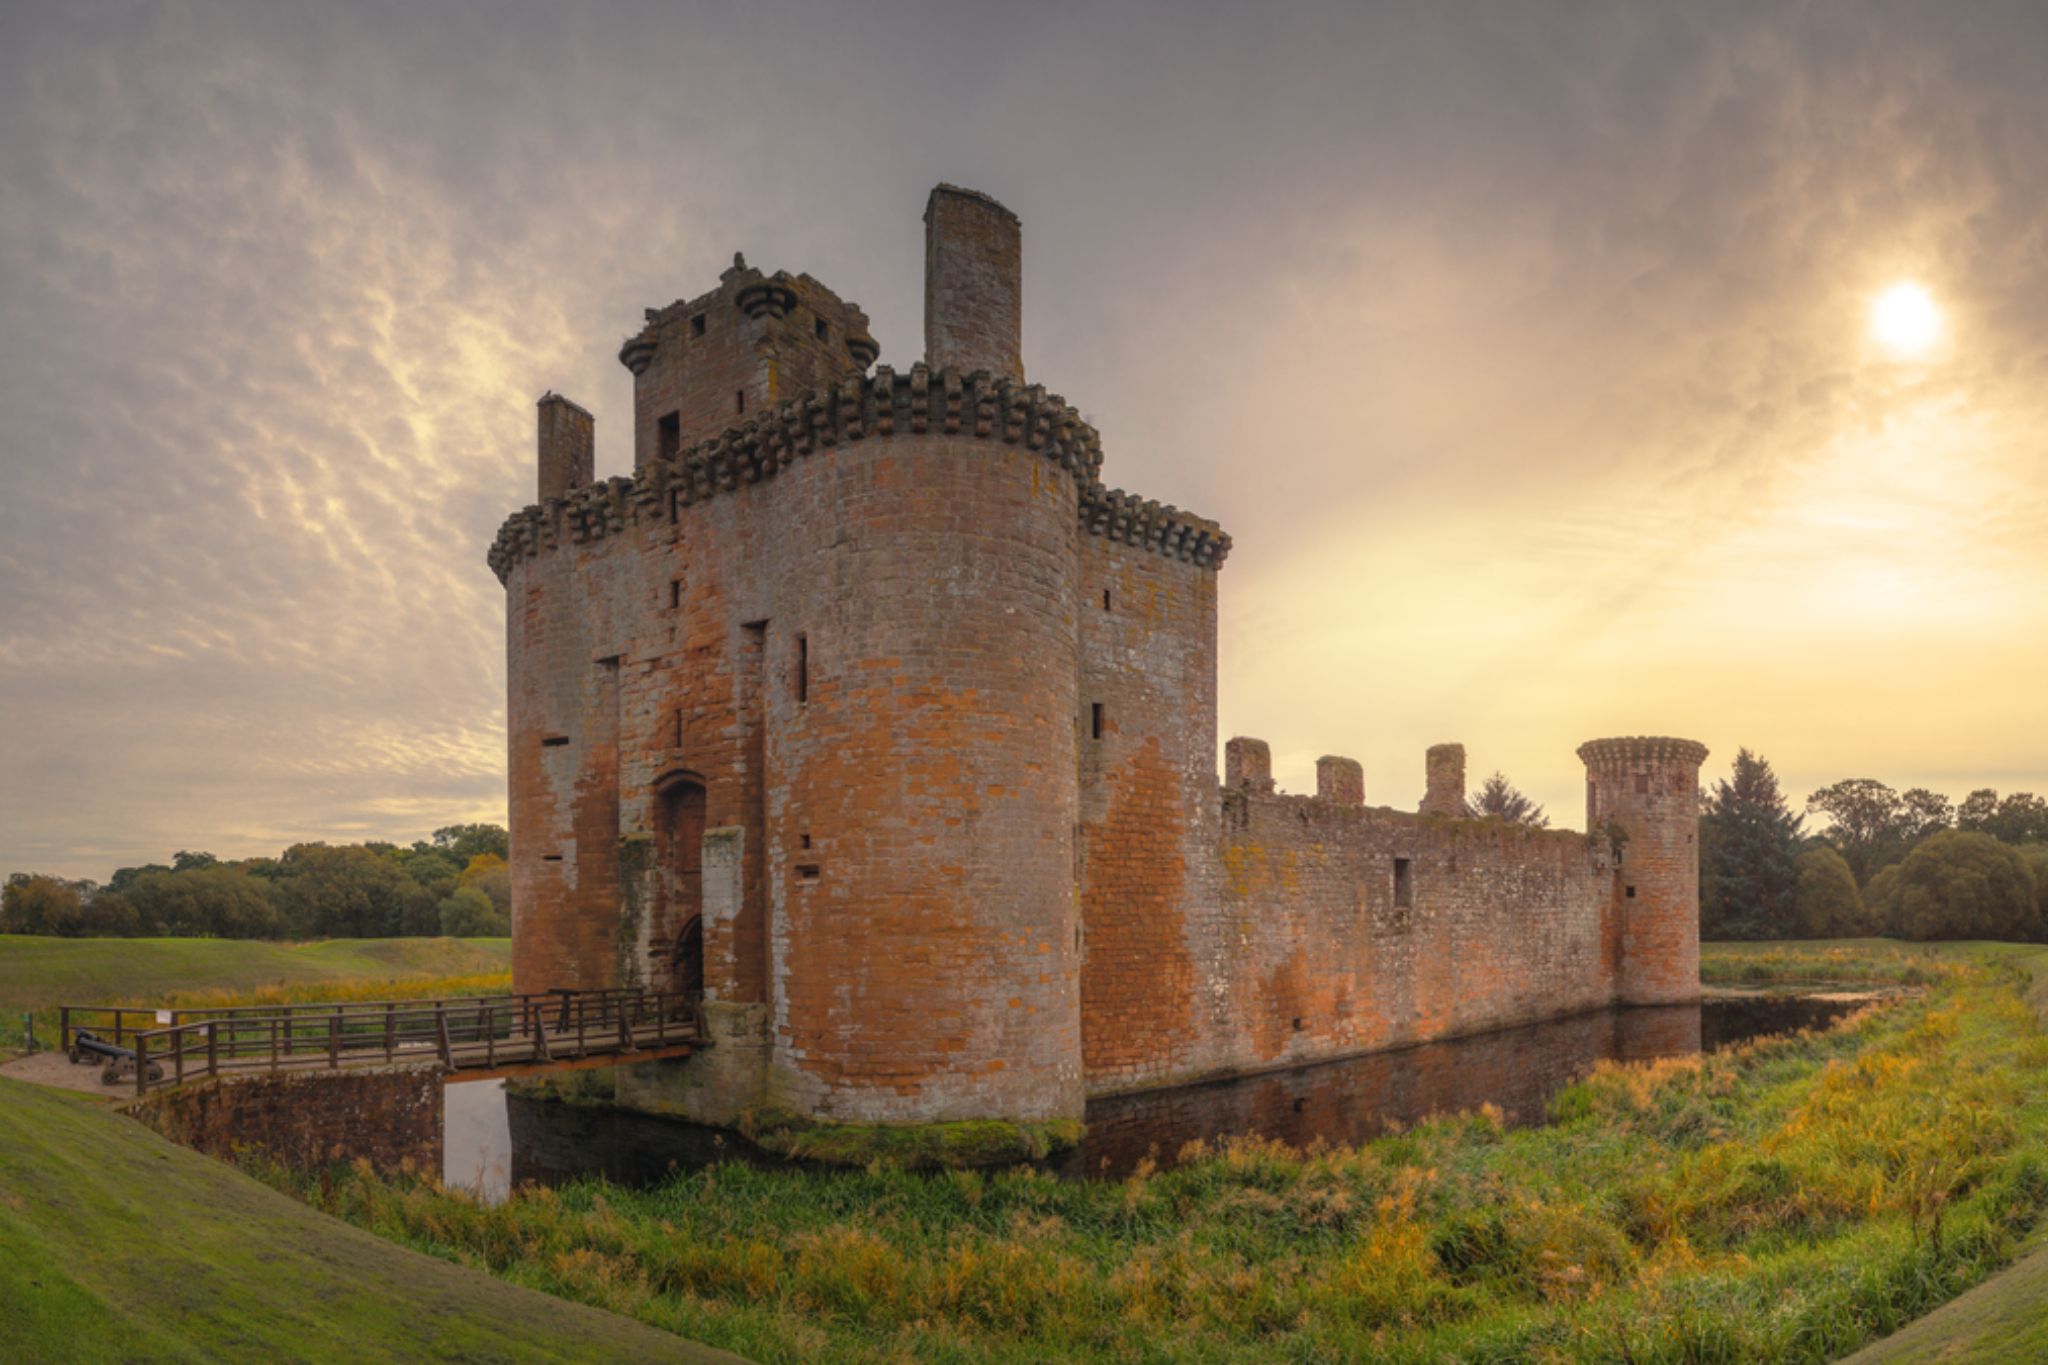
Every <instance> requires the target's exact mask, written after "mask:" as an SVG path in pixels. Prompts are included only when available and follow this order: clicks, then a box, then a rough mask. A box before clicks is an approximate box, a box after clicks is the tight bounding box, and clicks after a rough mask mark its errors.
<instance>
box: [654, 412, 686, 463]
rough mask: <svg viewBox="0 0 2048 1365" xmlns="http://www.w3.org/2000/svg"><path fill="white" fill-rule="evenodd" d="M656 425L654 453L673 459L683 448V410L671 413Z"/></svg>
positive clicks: (665, 458)
mask: <svg viewBox="0 0 2048 1365" xmlns="http://www.w3.org/2000/svg"><path fill="white" fill-rule="evenodd" d="M654 426H655V433H654V453H655V454H656V455H657V456H659V457H660V458H662V459H664V460H673V459H674V458H675V457H676V452H677V451H679V450H681V449H682V448H683V414H682V412H681V411H680V410H678V411H676V412H672V413H669V414H668V415H667V416H666V417H663V418H662V419H661V420H660V421H659V422H657V423H655V424H654Z"/></svg>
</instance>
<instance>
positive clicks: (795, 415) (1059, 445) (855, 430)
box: [487, 365, 1102, 583]
mask: <svg viewBox="0 0 2048 1365" xmlns="http://www.w3.org/2000/svg"><path fill="white" fill-rule="evenodd" d="M898 432H905V433H911V434H918V435H922V434H924V433H926V432H943V433H945V434H947V435H954V434H960V435H972V436H975V437H979V438H983V439H986V440H991V441H1000V442H1002V443H1004V444H1006V445H1018V446H1023V447H1025V448H1026V449H1028V450H1035V451H1038V452H1040V453H1041V454H1043V455H1044V456H1045V457H1046V458H1047V459H1048V460H1050V461H1051V462H1052V463H1054V464H1057V465H1058V466H1059V467H1060V468H1061V469H1064V470H1066V471H1067V472H1068V473H1070V474H1072V475H1073V476H1074V477H1075V478H1076V479H1077V480H1078V481H1079V482H1080V483H1081V485H1082V486H1083V487H1084V488H1085V487H1088V486H1091V485H1093V484H1095V483H1096V474H1097V472H1098V471H1099V470H1100V469H1101V468H1102V438H1101V437H1100V436H1098V435H1097V434H1096V431H1095V428H1094V427H1092V426H1090V425H1088V423H1086V422H1084V421H1083V420H1081V416H1080V414H1079V413H1077V412H1076V411H1075V410H1074V409H1073V407H1072V406H1071V405H1069V404H1068V402H1067V401H1066V399H1064V398H1061V397H1060V396H1059V395H1058V394H1050V393H1047V392H1046V391H1045V389H1044V388H1043V387H1042V386H1040V385H1036V384H1019V383H1015V382H1013V381H1011V380H1007V379H997V378H994V377H993V376H991V375H989V374H988V373H986V372H985V371H979V370H977V371H975V372H974V373H972V374H962V373H960V372H959V371H958V370H938V371H933V370H931V369H928V368H927V367H925V366H923V365H918V366H916V367H914V368H912V369H911V370H909V371H908V372H899V371H894V370H891V369H890V368H889V367H888V366H886V365H885V366H881V367H879V368H878V369H876V371H875V373H874V374H873V375H872V376H866V377H864V376H859V375H853V376H849V377H847V378H846V379H844V380H842V381H841V382H839V383H837V384H833V385H829V386H827V387H825V388H820V389H813V390H811V391H810V392H807V393H805V394H803V395H802V396H800V397H798V398H795V399H793V400H791V401H790V402H787V403H784V404H781V405H780V406H778V407H776V408H774V409H772V410H770V411H768V412H766V413H763V414H762V415H761V416H759V417H757V418H754V419H753V420H752V421H749V422H746V423H743V424H741V425H739V426H735V427H732V428H729V429H728V430H726V431H725V432H724V433H723V434H721V435H718V436H715V437H713V438H711V439H710V440H708V441H703V442H700V443H698V444H697V445H694V446H691V447H690V448H689V449H687V450H683V451H680V452H678V453H677V454H676V455H675V456H674V457H672V458H669V459H663V460H657V461H653V462H651V463H649V464H646V465H643V466H641V468H640V470H639V472H638V474H637V475H635V476H634V477H631V478H626V477H614V478H611V479H607V480H605V481H604V482H602V483H595V484H590V485H588V486H586V487H583V488H576V489H571V490H570V492H569V494H568V496H567V497H564V498H550V499H548V500H547V501H546V502H543V503H540V504H538V505H536V506H532V507H527V508H524V509H522V510H520V511H518V512H515V513H513V514H512V515H511V517H509V518H507V519H506V521H505V524H504V525H503V526H502V527H500V528H499V531H498V536H497V539H496V540H495V541H493V542H492V544H491V549H490V553H489V555H488V556H487V559H488V562H489V563H490V566H491V570H492V572H494V573H496V574H497V576H498V581H499V582H501V583H502V582H504V581H505V579H506V577H507V576H508V575H509V574H510V572H511V568H512V565H513V563H514V562H515V561H516V560H518V559H520V558H522V557H531V556H533V555H537V554H541V553H543V552H544V551H547V550H551V549H553V548H554V547H555V546H557V545H559V544H561V543H563V542H564V541H568V542H571V543H581V542H583V541H589V540H596V539H600V538H602V537H604V536H607V535H617V534H621V533H623V532H624V531H625V529H626V527H628V526H629V525H633V524H636V523H639V522H642V521H666V520H670V519H672V518H673V517H674V514H675V509H676V508H677V507H679V506H680V507H686V506H689V505H690V504H692V503H695V502H701V501H704V500H705V499H707V498H712V497H716V496H718V495H719V494H721V493H729V492H731V491H733V490H734V489H736V488H739V487H741V486H742V485H744V484H755V483H762V482H765V481H766V480H768V479H771V478H773V477H774V476H775V475H776V474H777V473H778V472H779V471H780V470H781V469H783V468H784V467H785V466H787V465H789V464H790V463H791V462H793V461H795V460H799V459H802V458H803V457H805V456H807V455H811V454H814V453H816V452H817V451H819V450H825V449H830V448H831V447H833V446H837V445H840V444H842V443H846V442H852V441H862V440H869V439H873V438H876V437H887V436H893V435H895V434H897V433H898Z"/></svg>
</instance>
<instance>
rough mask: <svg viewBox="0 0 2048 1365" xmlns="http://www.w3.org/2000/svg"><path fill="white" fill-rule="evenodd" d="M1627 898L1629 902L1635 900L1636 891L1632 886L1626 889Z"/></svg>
mask: <svg viewBox="0 0 2048 1365" xmlns="http://www.w3.org/2000/svg"><path fill="white" fill-rule="evenodd" d="M1628 898H1629V899H1630V900H1634V899H1635V898H1636V889H1635V888H1634V887H1633V886H1631V887H1629V888H1628Z"/></svg>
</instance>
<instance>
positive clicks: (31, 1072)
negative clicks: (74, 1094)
mask: <svg viewBox="0 0 2048 1365" xmlns="http://www.w3.org/2000/svg"><path fill="white" fill-rule="evenodd" d="M0 1076H5V1077H6V1078H7V1079H8V1080H10V1081H28V1082H30V1083H32V1084H35V1085H47V1086H53V1087H55V1088H56V1089H58V1090H76V1091H78V1092H80V1093H81V1094H86V1095H100V1096H103V1097H105V1098H107V1099H114V1100H117V1099H132V1098H134V1096H135V1087H134V1086H133V1085H126V1086H122V1085H101V1084H100V1068H99V1067H97V1066H73V1065H72V1064H71V1059H70V1058H68V1057H66V1056H65V1055H64V1054H63V1053H61V1052H31V1053H29V1054H28V1055H27V1056H26V1057H17V1058H15V1059H14V1060H13V1061H11V1062H8V1063H7V1064H6V1065H4V1066H0Z"/></svg>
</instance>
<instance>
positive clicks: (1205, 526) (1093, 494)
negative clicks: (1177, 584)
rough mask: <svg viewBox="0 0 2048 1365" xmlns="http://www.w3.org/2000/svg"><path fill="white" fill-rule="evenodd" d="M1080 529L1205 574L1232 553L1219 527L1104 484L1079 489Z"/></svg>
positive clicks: (1228, 538)
mask: <svg viewBox="0 0 2048 1365" xmlns="http://www.w3.org/2000/svg"><path fill="white" fill-rule="evenodd" d="M1081 529H1082V530H1084V531H1086V532H1088V533H1089V534H1090V535H1097V536H1103V537H1106V538H1108V539H1110V540H1116V541H1121V542H1123V543H1124V544H1126V545H1135V546H1137V547H1138V548H1140V549H1144V550H1150V551H1152V552H1153V553H1154V554H1162V555H1165V556H1166V557H1167V558H1169V559H1178V560H1181V561H1183V562H1185V563H1191V564H1198V565H1200V566H1202V567H1203V568H1206V569H1216V568H1221V567H1222V565H1223V559H1224V556H1226V555H1228V554H1229V553H1230V537H1229V535H1228V534H1226V533H1225V532H1224V530H1223V528H1222V527H1221V526H1218V525H1217V524H1216V523H1215V522H1213V521H1208V520H1205V519H1204V518H1202V517H1198V516H1195V515H1193V514H1192V513H1189V512H1183V511H1181V510H1180V508H1178V507H1174V506H1171V505H1170V504H1167V503H1161V502H1154V501H1153V500H1152V499H1150V498H1141V497H1139V496H1138V495H1137V494H1136V493H1126V492H1124V491H1123V490H1122V489H1121V488H1106V487H1104V486H1103V485H1102V484H1100V483H1092V484H1089V485H1087V486H1085V487H1083V488H1082V490H1081Z"/></svg>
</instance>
